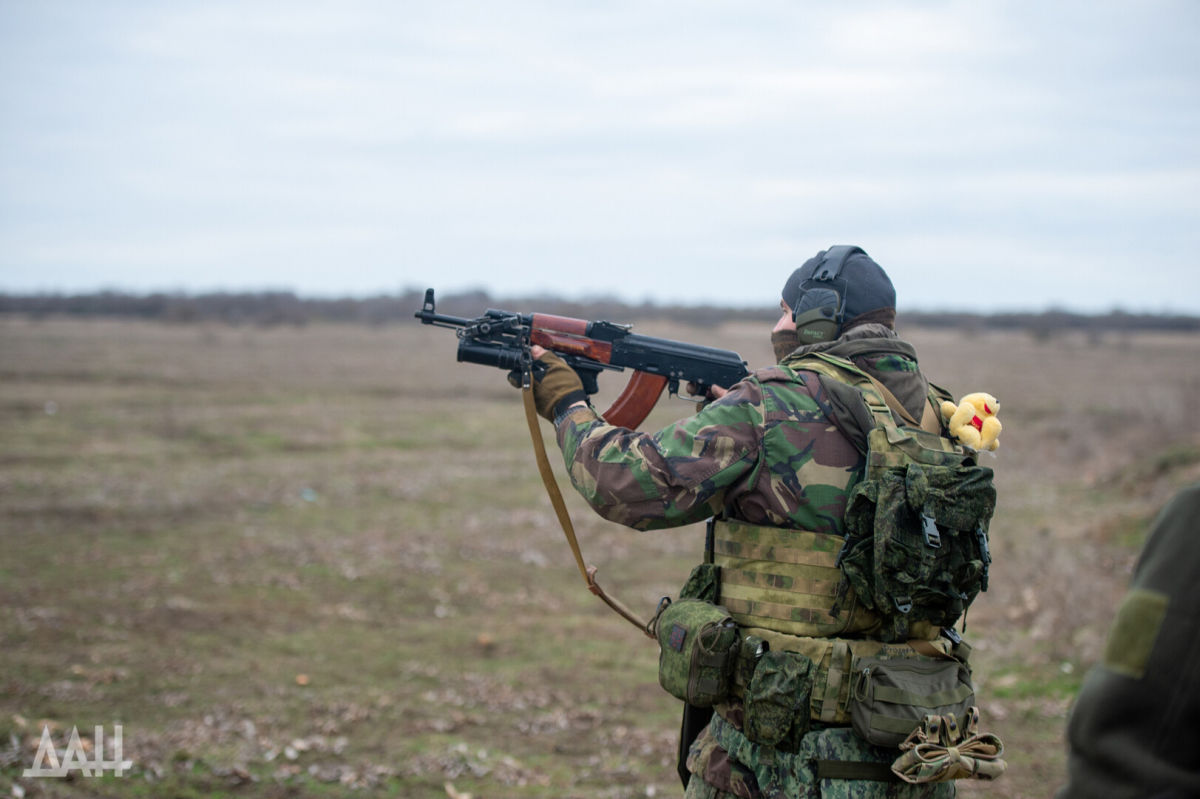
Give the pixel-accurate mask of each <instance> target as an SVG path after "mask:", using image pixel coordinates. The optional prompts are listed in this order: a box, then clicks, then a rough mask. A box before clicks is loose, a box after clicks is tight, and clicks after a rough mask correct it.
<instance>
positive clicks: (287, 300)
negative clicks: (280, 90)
mask: <svg viewBox="0 0 1200 799" xmlns="http://www.w3.org/2000/svg"><path fill="white" fill-rule="evenodd" d="M424 299H425V296H424V292H422V291H416V290H409V291H405V292H403V293H399V294H391V295H379V296H374V297H364V298H350V297H343V298H334V299H322V298H315V297H299V296H297V295H296V294H294V293H292V292H288V291H263V292H237V293H235V292H214V293H207V294H183V293H153V294H131V293H126V292H118V291H102V292H93V293H89V294H0V314H21V315H26V316H31V317H34V318H44V317H49V316H75V317H91V318H96V317H109V318H125V319H147V320H156V321H163V322H172V323H187V322H220V323H225V324H232V325H260V326H270V325H305V324H308V323H310V322H343V323H355V324H367V325H388V324H408V323H409V322H410V321H411V320H412V318H413V314H414V313H415V312H416V311H417V310H419V309H420V308H421V305H422V303H423V302H424ZM437 307H438V311H439V312H441V313H446V314H451V315H454V316H467V317H471V316H477V315H479V314H480V313H482V312H483V311H484V309H486V308H505V309H507V310H512V311H520V312H526V313H527V312H531V311H535V310H536V311H539V312H542V313H552V314H559V315H562V316H575V317H582V318H586V319H610V320H613V321H621V320H625V319H630V320H632V319H639V320H640V319H664V320H669V321H675V322H680V323H683V324H692V325H710V324H713V323H714V321H717V322H726V321H735V320H749V321H768V320H771V319H774V318H775V316H776V313H777V311H776V310H775V309H774V307H773V306H764V307H754V308H729V307H720V306H712V305H699V306H695V305H692V306H684V305H658V304H655V303H652V302H643V303H640V304H631V303H626V302H623V301H621V300H618V299H615V298H612V297H594V298H588V299H584V300H578V301H573V300H564V299H560V298H556V297H549V296H538V297H523V298H507V299H493V298H492V297H491V296H490V295H489V294H487V293H486V292H484V291H467V292H459V293H456V294H446V295H444V296H438V298H437ZM899 322H900V324H902V325H911V326H914V327H940V328H953V329H959V330H966V331H972V330H1027V331H1032V332H1033V333H1034V334H1035V335H1047V336H1049V335H1053V334H1055V333H1058V332H1062V331H1068V330H1078V331H1084V332H1088V333H1093V334H1099V333H1119V332H1136V331H1180V332H1194V331H1197V330H1200V317H1198V316H1189V315H1184V314H1148V313H1127V312H1125V311H1121V310H1114V311H1110V312H1108V313H1103V314H1081V313H1075V312H1072V311H1066V310H1058V309H1051V310H1046V311H1029V312H1005V313H990V314H984V313H969V312H960V311H948V312H943V311H939V312H930V311H902V312H901V313H900V319H899Z"/></svg>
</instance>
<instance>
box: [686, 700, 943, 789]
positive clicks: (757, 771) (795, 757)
mask: <svg viewBox="0 0 1200 799" xmlns="http://www.w3.org/2000/svg"><path fill="white" fill-rule="evenodd" d="M895 757H896V750H894V749H880V748H878V747H874V746H871V745H870V744H868V743H866V742H865V741H863V740H862V739H861V738H859V737H858V736H857V735H855V734H854V732H853V731H852V730H851V729H849V728H848V727H827V728H825V729H819V730H813V731H811V732H809V733H808V734H806V735H805V736H804V737H803V738H802V739H801V741H800V745H799V747H798V749H797V751H796V752H795V753H794V754H789V753H786V752H781V751H778V750H775V749H769V748H767V747H761V746H755V745H753V744H751V743H750V742H749V741H747V740H746V738H745V737H744V736H743V735H742V734H741V733H740V732H738V730H737V728H736V727H735V726H734V725H733V724H731V723H730V722H729V721H726V720H725V719H723V718H721V717H720V716H717V717H714V718H713V720H712V722H711V723H710V724H709V727H708V729H706V730H705V731H704V732H702V733H701V734H700V737H699V738H697V739H696V741H695V743H693V744H692V747H691V749H690V750H689V753H688V770H689V771H690V772H691V773H692V779H691V781H690V782H689V783H688V788H687V794H686V796H687V797H688V799H726V797H739V798H740V799H784V797H786V799H830V798H831V797H832V798H834V799H918V798H920V799H949V797H953V796H955V786H954V784H953V783H945V782H943V783H933V784H924V785H910V784H908V783H904V782H901V781H899V780H898V779H897V778H893V779H894V781H890V782H886V781H881V780H875V779H821V778H820V777H819V776H818V768H819V766H818V763H819V762H820V761H834V762H837V763H845V762H850V763H863V764H870V765H871V766H873V767H875V768H877V769H878V770H880V771H881V772H883V773H888V772H890V766H891V764H892V761H893V760H895Z"/></svg>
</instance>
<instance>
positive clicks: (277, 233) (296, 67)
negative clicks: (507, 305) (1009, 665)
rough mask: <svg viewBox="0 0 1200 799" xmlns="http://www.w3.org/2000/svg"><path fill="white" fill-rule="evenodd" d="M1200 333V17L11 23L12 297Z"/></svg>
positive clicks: (813, 11)
mask: <svg viewBox="0 0 1200 799" xmlns="http://www.w3.org/2000/svg"><path fill="white" fill-rule="evenodd" d="M836 243H856V244H859V245H861V246H863V247H864V248H866V250H867V251H868V252H869V253H870V254H871V255H872V256H873V257H875V259H876V260H877V261H879V262H880V263H881V264H882V265H883V266H884V267H885V268H886V269H888V271H889V272H890V273H891V275H892V278H893V281H894V282H895V284H896V287H897V291H898V293H899V295H900V303H899V304H900V307H901V309H904V308H911V309H916V308H920V309H927V310H928V309H936V308H945V307H955V308H970V309H981V310H992V309H1005V308H1008V309H1012V308H1030V309H1041V308H1045V307H1049V306H1062V307H1067V308H1072V309H1077V310H1084V311H1103V310H1109V309H1111V308H1113V307H1118V306H1119V307H1122V308H1125V309H1127V310H1150V311H1160V310H1174V311H1184V312H1189V313H1200V269H1198V268H1197V266H1198V263H1200V258H1198V250H1200V2H1196V0H1136V1H1135V0H1129V1H1128V2H1119V3H1118V2H1107V1H1106V0H1087V1H1086V2H1085V1H1082V0H1081V1H1079V2H1072V1H1069V0H1068V1H1067V2H1044V0H1030V1H1029V2H986V1H983V2H981V1H979V0H971V1H970V2H966V1H964V2H936V1H932V0H931V1H930V2H919V3H918V2H880V3H871V2H862V3H827V2H820V3H818V2H801V1H800V0H789V1H788V2H734V1H733V0H728V2H709V1H706V0H678V2H676V1H675V0H662V1H644V0H643V1H640V2H586V3H584V2H563V1H562V0H557V1H555V0H546V1H545V2H534V1H531V0H501V1H500V2H486V3H485V2H479V3H465V2H457V1H456V0H438V1H437V2H418V1H416V0H414V1H411V2H405V1H403V0H395V1H394V2H382V1H381V2H355V1H353V0H349V1H347V0H339V2H336V3H335V2H311V1H310V0H289V2H279V3H273V2H221V1H220V0H171V2H155V1H154V0H144V1H142V2H133V1H131V0H125V1H121V0H104V1H103V2H97V1H95V0H77V1H76V2H56V1H55V0H36V2H27V1H26V0H0V290H6V291H20V292H25V291H34V290H55V291H81V290H90V289H97V288H105V287H107V288H117V289H127V290H135V291H150V290H159V289H166V290H185V291H204V290H210V289H258V288H284V289H293V290H296V291H298V292H300V293H302V294H308V295H323V296H324V295H342V294H355V295H362V294H368V293H376V292H396V291H399V290H402V289H404V288H408V287H413V288H423V287H425V286H426V285H430V286H437V287H438V288H439V289H440V290H445V291H450V290H455V289H462V288H467V287H483V288H486V289H488V290H490V291H491V292H493V293H494V294H498V295H501V296H505V295H509V296H511V295H516V294H528V293H531V292H545V293H553V294H559V295H564V296H568V297H579V296H586V295H597V294H607V295H615V296H618V297H621V298H624V299H628V300H634V301H638V300H642V299H646V298H650V299H653V300H656V301H658V302H676V301H683V302H689V303H693V302H722V303H733V304H738V305H749V304H754V303H760V302H762V303H764V304H773V303H774V302H775V301H776V300H777V298H778V296H779V290H780V288H781V286H782V284H783V282H784V280H785V278H786V277H787V275H788V274H789V273H790V272H791V270H792V269H794V268H795V267H797V266H799V265H800V264H801V263H802V262H803V261H804V260H805V259H806V258H807V257H809V256H811V255H812V254H814V253H815V252H816V251H817V250H819V249H822V248H824V247H826V246H828V245H830V244H836Z"/></svg>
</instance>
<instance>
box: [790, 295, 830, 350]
mask: <svg viewBox="0 0 1200 799" xmlns="http://www.w3.org/2000/svg"><path fill="white" fill-rule="evenodd" d="M841 300H842V298H841V297H840V296H839V295H838V293H837V292H836V291H834V290H833V289H824V288H812V289H809V290H808V291H806V292H804V294H803V296H801V297H800V302H798V303H796V308H795V310H794V311H793V312H792V318H793V319H794V320H795V321H796V337H797V338H798V339H799V340H800V343H801V344H819V343H820V342H822V341H833V340H834V339H835V338H837V337H838V334H839V333H840V332H841V324H840V323H839V316H840V314H839V311H840V308H841V304H842V302H841Z"/></svg>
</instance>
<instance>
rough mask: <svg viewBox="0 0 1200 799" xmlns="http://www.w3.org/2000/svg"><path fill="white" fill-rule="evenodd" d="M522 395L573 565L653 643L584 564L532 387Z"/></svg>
mask: <svg viewBox="0 0 1200 799" xmlns="http://www.w3.org/2000/svg"><path fill="white" fill-rule="evenodd" d="M521 394H522V395H523V398H524V401H525V421H526V422H528V423H529V437H530V438H531V439H532V440H533V455H534V458H535V459H536V460H537V465H538V471H539V472H540V473H541V475H542V482H543V483H544V484H545V486H546V494H547V495H548V496H549V497H550V504H551V505H553V506H554V513H555V514H556V515H557V516H558V523H559V525H561V526H562V531H563V534H564V535H565V536H566V537H567V543H568V544H569V545H570V547H571V552H572V553H573V554H574V555H575V565H576V566H578V567H579V573H580V574H581V575H583V581H584V582H585V583H587V587H588V590H589V591H591V592H592V593H593V594H595V595H596V596H598V597H600V599H601V601H603V602H604V604H606V605H608V606H609V607H610V608H612V610H613V611H614V612H615V613H617V615H619V616H621V618H623V619H625V620H626V621H628V622H629V623H630V624H632V625H633V626H634V627H637V628H638V629H639V630H641V631H642V633H643V634H645V635H646V637H648V638H650V639H651V640H656V639H655V636H654V633H652V632H651V631H650V624H651V623H652V622H649V623H643V622H640V621H638V618H637V617H636V616H634V615H633V611H631V610H629V608H627V607H626V606H625V605H624V604H622V602H621V601H620V600H618V599H617V598H615V597H612V596H609V595H608V593H607V592H606V591H605V590H604V589H603V588H602V587H600V584H599V583H598V582H596V571H597V570H596V567H595V566H585V565H584V562H583V553H582V552H581V551H580V550H579V540H578V539H577V538H576V537H575V525H573V524H572V523H571V514H570V513H568V512H567V504H566V502H564V501H563V497H562V492H561V491H559V489H558V481H557V480H556V479H555V477H554V470H553V469H551V467H550V458H549V457H548V456H547V455H546V442H545V440H544V439H543V438H542V428H541V426H540V425H539V424H538V415H537V408H536V406H535V405H534V402H533V387H532V385H526V386H525V388H523V389H522V390H521Z"/></svg>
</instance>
